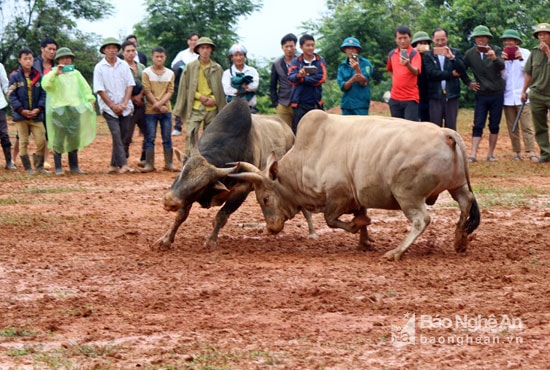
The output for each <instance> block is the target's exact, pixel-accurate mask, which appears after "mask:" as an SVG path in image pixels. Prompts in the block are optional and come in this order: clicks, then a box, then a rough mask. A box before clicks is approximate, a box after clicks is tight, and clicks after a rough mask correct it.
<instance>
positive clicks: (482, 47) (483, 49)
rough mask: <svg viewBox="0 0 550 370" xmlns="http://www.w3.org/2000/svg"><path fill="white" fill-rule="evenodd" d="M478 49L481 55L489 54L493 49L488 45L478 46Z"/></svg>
mask: <svg viewBox="0 0 550 370" xmlns="http://www.w3.org/2000/svg"><path fill="white" fill-rule="evenodd" d="M476 49H477V51H479V52H480V53H486V52H488V51H489V50H491V47H490V46H488V45H476Z"/></svg>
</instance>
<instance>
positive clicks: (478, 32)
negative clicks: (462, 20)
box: [472, 25, 493, 39]
mask: <svg viewBox="0 0 550 370" xmlns="http://www.w3.org/2000/svg"><path fill="white" fill-rule="evenodd" d="M478 36H487V37H489V38H491V39H492V38H493V34H492V33H491V31H489V28H488V27H487V26H482V25H479V26H476V27H475V28H474V31H473V32H472V37H478Z"/></svg>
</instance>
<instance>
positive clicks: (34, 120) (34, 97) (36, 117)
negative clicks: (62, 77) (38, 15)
mask: <svg viewBox="0 0 550 370" xmlns="http://www.w3.org/2000/svg"><path fill="white" fill-rule="evenodd" d="M17 60H18V61H19V68H18V69H17V70H16V71H15V72H13V73H12V74H11V75H10V82H9V87H8V99H9V102H10V105H11V108H12V112H13V121H14V122H15V125H16V126H17V132H18V133H19V153H20V157H21V162H22V163H23V167H25V171H26V172H27V173H29V174H32V173H34V170H33V168H32V166H31V162H30V158H29V152H28V146H29V134H30V133H32V136H33V137H34V141H35V144H36V153H34V154H33V159H34V167H35V169H36V171H37V172H39V173H49V171H47V170H45V169H44V147H45V143H46V131H45V129H44V124H43V120H44V107H45V105H46V93H45V92H44V90H43V89H42V87H41V81H42V76H41V74H40V72H38V71H37V70H36V69H34V68H33V66H32V65H33V60H34V58H33V55H32V51H31V50H30V49H28V48H23V49H21V50H20V51H19V56H18V59H17Z"/></svg>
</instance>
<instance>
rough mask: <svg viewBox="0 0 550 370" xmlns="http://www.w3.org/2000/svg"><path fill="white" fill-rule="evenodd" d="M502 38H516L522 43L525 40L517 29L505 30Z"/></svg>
mask: <svg viewBox="0 0 550 370" xmlns="http://www.w3.org/2000/svg"><path fill="white" fill-rule="evenodd" d="M500 39H501V40H502V39H515V40H518V41H519V43H520V44H521V43H522V42H523V41H522V40H521V37H520V36H519V32H518V31H516V30H504V32H503V33H502V36H500Z"/></svg>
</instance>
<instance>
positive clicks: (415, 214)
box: [382, 199, 430, 261]
mask: <svg viewBox="0 0 550 370" xmlns="http://www.w3.org/2000/svg"><path fill="white" fill-rule="evenodd" d="M398 202H399V200H398ZM399 205H400V206H401V209H403V213H405V216H407V218H408V219H409V220H410V221H411V222H412V228H411V231H410V232H409V234H408V235H407V237H406V238H405V240H403V241H402V242H401V244H399V246H398V247H397V248H395V249H392V250H391V251H389V252H386V254H384V256H383V257H382V258H384V259H387V260H392V259H393V260H395V261H397V260H399V258H400V257H401V255H402V254H403V253H405V251H406V250H407V249H408V248H409V247H410V246H411V244H412V243H413V242H414V241H415V240H416V238H418V236H419V235H420V234H422V233H423V232H424V230H425V229H426V227H427V226H428V225H429V224H430V215H429V214H428V211H427V209H426V206H425V205H424V199H422V203H421V204H414V205H413V204H410V203H409V204H407V202H406V201H404V202H399Z"/></svg>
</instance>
